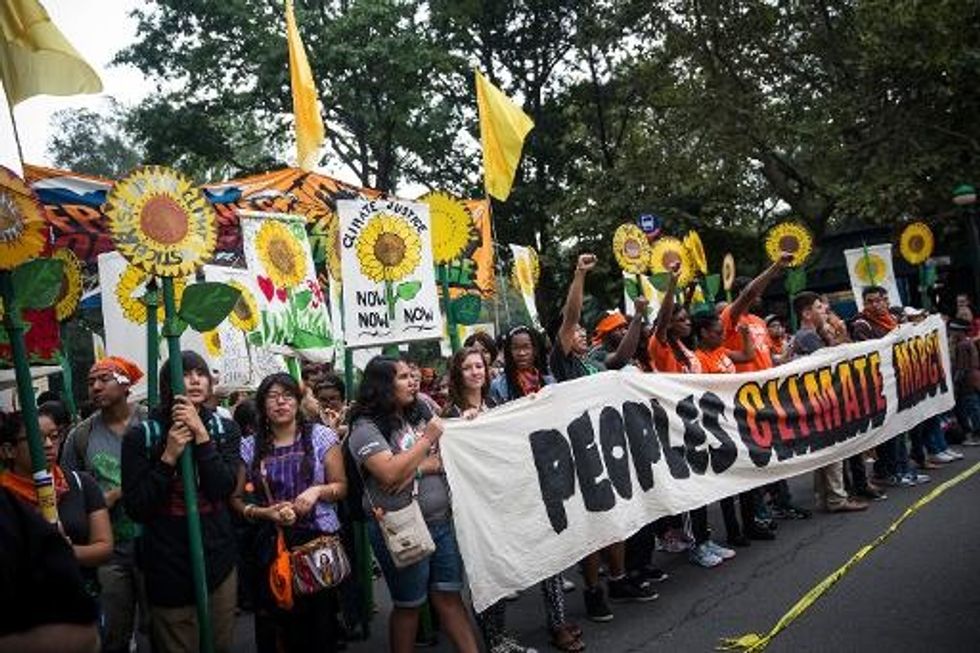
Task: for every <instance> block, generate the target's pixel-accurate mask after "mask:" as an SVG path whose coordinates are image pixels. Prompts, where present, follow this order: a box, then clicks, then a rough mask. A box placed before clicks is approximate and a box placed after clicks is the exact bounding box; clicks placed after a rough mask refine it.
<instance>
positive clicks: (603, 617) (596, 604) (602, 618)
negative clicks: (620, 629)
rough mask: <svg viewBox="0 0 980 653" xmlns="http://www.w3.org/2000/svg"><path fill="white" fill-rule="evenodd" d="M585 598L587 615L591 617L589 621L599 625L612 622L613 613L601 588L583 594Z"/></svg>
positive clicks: (588, 590) (587, 590)
mask: <svg viewBox="0 0 980 653" xmlns="http://www.w3.org/2000/svg"><path fill="white" fill-rule="evenodd" d="M583 596H584V597H585V613H586V614H587V615H588V616H589V619H591V620H592V621H597V622H599V623H605V622H607V621H612V619H613V613H612V610H610V609H609V603H608V602H607V601H606V594H605V592H603V591H602V588H601V587H596V588H595V589H591V590H590V589H586V590H585V592H583Z"/></svg>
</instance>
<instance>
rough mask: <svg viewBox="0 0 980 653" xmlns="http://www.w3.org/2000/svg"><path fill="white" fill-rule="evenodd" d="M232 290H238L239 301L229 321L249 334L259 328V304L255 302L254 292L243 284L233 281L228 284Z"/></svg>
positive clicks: (233, 308) (229, 315)
mask: <svg viewBox="0 0 980 653" xmlns="http://www.w3.org/2000/svg"><path fill="white" fill-rule="evenodd" d="M226 283H227V284H228V285H229V286H231V287H232V288H236V289H237V290H238V293H239V294H238V301H237V302H235V306H234V307H232V309H231V313H229V314H228V319H229V320H231V323H232V325H233V326H235V327H236V328H238V329H241V330H242V331H244V332H246V333H248V332H250V331H255V330H256V329H257V328H259V303H258V302H257V301H256V300H255V295H253V294H252V291H251V290H249V289H248V288H246V287H245V286H244V285H242V283H241V282H238V281H235V280H234V279H231V280H229V281H227V282H226Z"/></svg>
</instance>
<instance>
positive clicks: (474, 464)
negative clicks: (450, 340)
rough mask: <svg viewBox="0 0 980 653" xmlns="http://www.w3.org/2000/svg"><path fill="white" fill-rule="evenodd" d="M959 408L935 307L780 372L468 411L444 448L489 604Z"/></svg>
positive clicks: (595, 385) (598, 382)
mask: <svg viewBox="0 0 980 653" xmlns="http://www.w3.org/2000/svg"><path fill="white" fill-rule="evenodd" d="M952 405H953V396H952V384H951V376H950V368H949V354H948V350H947V346H946V339H945V331H944V325H943V323H942V321H941V320H940V319H939V318H938V317H935V318H930V319H929V320H927V321H925V322H923V323H922V324H920V325H916V326H911V325H909V326H906V327H904V328H903V329H900V330H898V331H896V332H894V333H892V334H889V336H887V337H886V338H883V339H881V340H877V341H872V342H866V343H854V344H849V345H843V346H840V347H834V348H828V349H825V350H821V351H819V352H817V353H815V354H813V355H811V356H810V357H807V358H803V359H799V360H797V361H794V362H792V363H789V364H787V365H785V366H782V367H779V368H775V369H772V370H767V371H765V372H758V373H751V374H739V375H669V376H668V375H658V374H639V373H630V372H608V373H604V374H601V375H597V376H594V377H589V378H587V379H580V380H578V381H575V382H571V383H567V384H561V385H559V386H555V387H551V388H548V389H546V390H545V391H544V392H542V393H540V394H539V396H537V397H535V398H532V399H526V400H523V401H521V402H515V403H513V404H508V405H506V406H504V407H502V408H500V409H497V410H495V411H491V412H490V413H488V414H486V415H485V416H481V417H480V418H479V419H477V420H474V421H473V422H470V423H459V422H457V423H453V424H451V425H450V426H449V428H448V432H447V437H445V438H444V439H443V444H442V449H443V456H444V459H445V461H446V467H447V473H448V475H449V481H450V485H451V487H452V492H453V494H452V496H453V511H454V520H455V523H456V527H457V532H458V536H459V539H460V546H461V549H462V552H463V556H464V560H465V562H466V566H467V570H468V573H469V576H470V578H471V584H472V586H473V591H474V596H475V597H476V600H477V602H478V607H479V605H489V603H482V601H491V602H492V600H495V599H496V598H499V597H501V596H503V595H505V594H507V593H509V592H511V591H513V590H516V589H520V588H522V587H526V586H527V585H530V584H531V583H533V582H536V581H537V580H540V579H542V578H545V577H546V576H547V575H549V574H553V573H557V572H558V571H561V570H563V569H564V568H566V567H567V566H569V565H571V564H574V563H575V561H576V560H578V559H580V558H581V557H583V556H584V555H586V554H587V553H589V552H591V551H594V550H597V549H599V548H601V547H602V546H605V545H606V544H609V543H611V542H615V541H618V540H622V539H624V538H625V537H627V536H628V535H629V534H631V533H632V532H634V531H635V530H636V529H638V528H639V527H641V526H643V525H644V524H646V523H649V522H650V521H653V520H654V519H656V518H658V517H661V516H664V515H668V514H678V513H680V512H684V511H686V510H690V509H693V508H697V507H699V506H702V505H706V504H708V503H711V502H712V501H716V500H718V499H721V498H723V497H726V496H731V495H734V494H737V493H738V492H741V491H744V490H747V489H749V488H751V487H756V486H759V485H763V484H766V483H771V482H772V481H774V480H778V479H780V478H786V477H789V476H795V475H798V474H802V473H805V472H807V471H811V470H814V469H818V468H820V467H822V466H824V465H826V464H828V463H830V462H833V461H836V460H841V459H843V458H846V457H848V456H850V455H853V454H856V453H859V452H861V451H864V450H866V449H868V448H870V447H872V446H874V445H875V444H877V443H878V442H881V441H884V440H887V439H889V438H891V437H894V436H895V435H898V434H899V433H902V432H904V431H906V430H908V429H909V428H911V427H913V426H915V425H916V424H918V423H920V422H922V421H923V420H925V419H927V418H928V417H930V416H932V415H935V414H937V413H939V412H943V411H945V410H948V409H949V408H950V407H952ZM507 551H510V552H511V554H512V555H510V556H508V555H506V552H507ZM501 561H507V564H502V562H501Z"/></svg>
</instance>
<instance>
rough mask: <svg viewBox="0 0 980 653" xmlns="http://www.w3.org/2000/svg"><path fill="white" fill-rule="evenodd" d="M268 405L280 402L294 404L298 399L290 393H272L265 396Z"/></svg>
mask: <svg viewBox="0 0 980 653" xmlns="http://www.w3.org/2000/svg"><path fill="white" fill-rule="evenodd" d="M265 401H266V403H270V404H278V403H279V402H280V401H285V402H292V401H296V397H294V396H293V395H291V394H289V393H288V392H270V393H269V394H267V395H266V396H265Z"/></svg>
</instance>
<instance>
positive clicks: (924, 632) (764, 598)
mask: <svg viewBox="0 0 980 653" xmlns="http://www.w3.org/2000/svg"><path fill="white" fill-rule="evenodd" d="M962 451H963V453H964V454H965V455H966V459H965V460H962V461H959V462H956V463H952V464H950V465H947V466H945V467H944V468H943V469H942V470H936V471H932V472H930V474H931V475H932V482H931V483H928V484H924V485H920V486H918V487H915V488H909V489H895V488H890V489H889V490H888V500H887V501H884V502H879V503H875V504H873V505H872V506H871V507H870V509H869V510H867V511H866V512H862V513H854V514H824V513H815V514H814V516H813V517H812V518H811V519H808V520H802V521H789V522H780V528H779V531H778V537H777V539H776V540H775V541H773V542H757V543H753V545H752V546H751V547H750V548H746V549H739V551H738V556H737V557H736V558H735V559H733V560H731V561H728V562H726V563H724V564H723V565H721V566H720V567H717V568H715V569H701V568H697V567H694V566H692V565H691V564H689V563H688V562H687V560H686V557H685V556H684V555H668V554H663V553H658V554H656V557H655V560H654V561H655V563H657V564H659V565H660V566H661V567H662V568H663V569H665V570H666V571H667V572H668V573H669V574H670V578H669V579H668V580H667V581H666V582H664V583H662V584H660V585H659V586H658V590H659V591H660V599H659V600H657V601H654V602H652V603H646V604H630V605H614V606H613V610H614V611H615V619H614V620H613V621H612V622H610V623H607V624H594V623H591V622H589V621H588V620H587V619H586V617H585V610H584V606H583V603H582V594H581V592H580V591H578V590H576V591H575V592H573V593H570V594H567V595H566V599H567V604H568V612H569V618H570V619H572V620H574V621H576V622H578V623H579V624H581V625H582V627H583V628H584V630H585V636H584V641H585V642H586V645H587V647H588V648H587V650H590V651H601V652H602V653H614V652H615V653H619V652H623V653H626V652H629V651H653V650H661V651H664V650H668V651H712V650H714V649H715V647H716V646H717V645H718V643H719V640H720V639H721V638H722V637H730V636H738V635H742V634H745V633H748V632H760V633H761V632H766V631H768V630H769V629H770V628H771V627H772V626H773V625H774V624H775V623H776V622H777V621H778V620H779V619H780V617H781V616H782V615H783V614H784V613H785V612H786V611H787V610H789V608H790V607H791V606H792V605H793V604H794V603H796V601H798V600H799V599H800V598H801V597H802V596H803V595H804V594H805V593H806V592H807V591H808V590H809V589H810V588H812V587H813V586H814V585H816V584H817V583H818V582H820V581H821V580H822V579H823V578H824V577H826V576H827V575H828V574H830V573H831V572H833V571H834V570H835V569H837V568H838V567H839V566H840V565H842V564H843V563H844V562H846V561H847V560H848V559H849V558H850V557H851V556H852V555H854V554H855V553H856V552H857V551H858V550H859V549H860V548H861V547H862V546H864V545H865V544H868V543H870V542H871V541H872V540H874V539H875V538H876V537H877V536H878V535H879V534H880V533H882V532H883V531H884V530H885V529H886V528H888V526H889V525H890V524H891V523H892V522H893V521H895V520H896V519H898V518H899V517H900V516H901V514H902V513H903V512H904V511H905V509H906V508H908V506H910V505H911V504H912V503H914V502H915V501H916V500H917V499H919V498H920V497H922V496H923V495H925V494H927V493H928V492H930V491H932V490H933V489H934V488H935V487H936V486H938V485H939V484H940V483H942V482H943V481H945V480H948V479H950V478H952V477H954V476H956V475H957V474H958V473H959V472H961V471H964V470H966V469H967V468H969V467H971V466H972V465H974V464H977V463H978V462H980V451H977V450H976V449H962ZM791 487H792V489H793V494H794V498H795V500H796V502H797V503H798V504H799V505H801V506H804V507H812V503H813V500H812V493H811V487H812V486H811V480H810V477H809V475H808V476H806V477H802V478H797V479H794V480H793V481H791ZM710 517H711V521H712V525H713V530H714V532H715V533H722V534H723V533H724V528H723V526H722V523H721V514H720V512H719V511H718V510H717V506H713V507H712V509H711V511H710ZM978 543H980V472H978V473H977V474H975V475H974V476H971V477H970V478H969V479H967V480H965V481H964V482H962V483H960V484H959V485H957V486H956V487H954V488H952V489H950V490H948V491H947V492H946V493H944V494H942V495H941V496H940V497H938V498H937V499H935V500H934V501H932V502H931V503H929V504H927V505H926V506H924V507H923V508H922V509H921V510H920V511H918V512H917V513H916V514H915V515H914V516H913V517H911V518H910V519H908V520H906V521H905V522H904V524H903V525H902V526H901V528H900V529H899V530H898V532H896V533H895V534H893V535H892V536H891V537H890V538H888V539H887V540H886V541H885V542H884V543H883V544H881V546H879V547H877V548H876V549H874V550H873V551H872V552H871V553H870V554H869V555H867V556H866V557H865V558H864V559H863V560H862V561H861V562H859V563H858V564H857V565H856V566H855V567H853V568H852V569H851V571H850V572H849V573H847V574H846V575H845V576H844V577H843V579H841V581H840V582H839V583H837V584H836V585H835V586H834V587H832V588H831V589H830V591H829V592H827V593H826V594H825V595H824V596H823V597H822V598H820V599H819V600H817V602H816V603H815V604H814V605H812V606H811V607H810V608H809V609H808V610H806V611H805V612H804V613H803V614H802V615H801V616H800V618H798V619H797V620H796V621H795V622H794V623H792V624H790V625H789V627H788V628H787V629H785V630H784V631H782V632H781V633H780V634H779V635H777V636H776V637H775V639H774V640H773V641H772V642H771V644H770V646H769V648H768V649H767V650H768V651H771V652H773V653H776V652H780V651H792V652H794V653H799V652H802V651H835V652H837V651H840V652H843V651H889V652H890V653H899V652H903V651H915V652H919V651H930V652H931V651H975V650H980V643H978V642H980V619H978V618H977V616H978V615H980V544H978ZM569 578H571V579H573V580H575V581H576V582H577V583H579V585H580V586H581V578H580V577H579V576H578V574H577V573H576V572H574V571H570V572H569ZM376 595H377V600H378V603H379V613H378V615H377V617H376V619H375V621H374V624H373V630H372V638H371V639H370V640H369V641H367V642H358V643H355V644H353V645H351V646H349V648H348V650H349V651H352V652H354V653H361V652H367V651H372V652H373V651H383V650H387V641H386V637H385V631H386V616H387V596H386V590H385V589H384V587H383V585H379V587H378V589H377V591H376ZM243 626H244V624H243ZM508 626H509V628H510V630H511V631H512V632H513V633H514V634H516V635H517V636H518V637H519V639H520V640H521V641H523V642H524V643H525V644H526V645H533V646H535V647H537V648H538V649H539V650H541V651H545V650H549V648H550V647H549V646H548V642H547V636H546V633H545V629H544V608H543V604H542V600H541V596H540V592H539V591H538V590H537V589H536V588H533V589H529V590H527V591H526V592H524V593H523V594H522V596H521V597H520V599H518V600H517V601H515V602H512V603H509V604H508ZM243 630H247V627H246V628H243ZM242 634H243V635H246V637H247V633H246V632H242ZM241 644H246V642H245V641H242V642H241ZM241 650H249V649H248V648H242V649H241ZM420 650H431V651H449V650H451V647H450V646H449V645H448V642H446V641H445V638H444V637H441V638H440V642H439V644H438V645H437V646H435V647H433V648H428V649H420ZM551 650H553V649H551Z"/></svg>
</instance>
